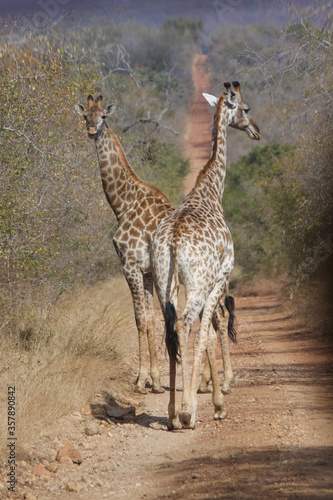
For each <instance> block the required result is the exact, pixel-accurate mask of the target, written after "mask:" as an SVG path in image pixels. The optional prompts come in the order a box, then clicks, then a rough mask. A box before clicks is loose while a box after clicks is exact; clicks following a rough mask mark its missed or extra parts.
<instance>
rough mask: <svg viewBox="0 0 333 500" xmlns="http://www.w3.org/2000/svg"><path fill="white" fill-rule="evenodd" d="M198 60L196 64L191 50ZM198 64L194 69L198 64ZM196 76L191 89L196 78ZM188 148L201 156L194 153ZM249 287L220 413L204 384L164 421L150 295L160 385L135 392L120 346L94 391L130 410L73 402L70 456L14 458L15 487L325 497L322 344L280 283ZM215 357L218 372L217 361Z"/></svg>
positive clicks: (327, 390) (65, 432)
mask: <svg viewBox="0 0 333 500" xmlns="http://www.w3.org/2000/svg"><path fill="white" fill-rule="evenodd" d="M198 61H199V62H198ZM197 63H198V64H200V65H201V69H202V64H203V60H202V58H200V59H197ZM197 70H198V71H197V72H196V73H195V74H200V68H197ZM201 74H202V73H201ZM204 74H205V75H206V73H205V72H204ZM196 85H197V93H198V92H200V91H201V87H200V85H201V83H200V81H199V82H198V81H197V82H196ZM203 90H206V91H207V90H208V89H203ZM208 91H209V90H208ZM200 109H202V110H203V114H202V115H201V116H200V111H199V109H197V110H196V112H197V113H198V114H199V116H197V117H196V120H195V122H194V121H192V123H196V124H198V126H199V127H200V129H201V130H202V134H201V135H199V137H200V141H201V142H202V144H201V146H200V147H202V148H204V149H202V151H206V152H207V144H206V140H207V137H208V136H209V139H208V140H210V128H211V117H210V115H209V112H207V107H206V106H203V107H202V108H200ZM208 123H209V129H208V132H207V128H206V126H207V124H208ZM193 136H195V132H193V129H192V132H191V137H193ZM191 147H196V146H195V145H194V144H193V143H192V146H189V148H190V149H191ZM190 149H189V150H190ZM196 151H198V150H197V149H196ZM202 154H203V153H202ZM208 154H209V146H208ZM197 156H198V157H200V159H201V153H200V154H199V155H197ZM206 158H207V156H206ZM189 182H191V181H189ZM192 185H193V183H192ZM187 186H188V189H187V190H189V188H190V187H191V186H189V185H188V184H187ZM256 293H258V294H259V295H258V296H249V297H239V296H236V306H237V329H238V343H237V344H236V345H232V346H231V353H232V363H233V367H234V372H235V381H234V383H233V385H232V392H231V393H230V394H229V395H228V396H226V402H227V405H228V416H227V418H226V419H225V420H223V421H221V422H215V421H214V420H213V408H212V404H211V395H210V394H203V395H198V411H197V414H198V418H197V427H196V429H195V430H194V431H188V430H187V431H177V432H171V433H170V432H168V431H167V430H166V415H167V403H168V363H167V360H166V357H165V349H164V345H163V339H162V337H163V323H162V321H161V317H160V314H159V311H158V306H157V307H156V314H157V316H158V319H157V329H158V333H159V338H158V345H159V359H160V361H161V371H162V382H163V385H164V387H165V389H166V392H165V393H164V394H163V395H156V394H152V393H148V394H147V395H145V396H142V395H136V394H134V393H132V392H131V387H132V385H129V384H128V380H131V381H133V379H134V374H135V369H136V367H137V359H136V360H133V352H129V353H128V359H129V360H131V361H130V363H133V361H134V362H135V364H134V363H133V367H132V371H129V373H128V377H127V379H126V380H113V381H110V382H109V384H108V385H107V386H106V387H105V391H106V392H105V393H104V395H103V397H104V401H105V400H106V399H107V398H108V397H109V398H110V397H111V396H114V395H115V392H114V390H115V388H119V386H121V388H122V390H121V391H119V390H117V393H118V395H119V394H121V395H122V396H123V397H122V401H119V399H118V403H119V404H120V405H121V406H125V407H126V406H130V405H132V406H134V407H135V416H134V415H131V414H129V415H127V416H126V417H125V418H124V419H116V418H111V419H109V422H106V421H103V420H101V421H96V420H95V421H94V418H93V417H92V415H91V414H90V410H89V406H88V405H84V406H83V407H82V408H80V409H78V411H76V412H74V413H73V414H72V415H70V416H69V417H68V418H67V419H65V420H64V421H63V422H62V429H61V434H60V433H59V435H58V437H61V436H62V437H69V438H70V439H72V441H73V442H74V444H75V445H76V446H77V447H78V449H79V450H80V452H81V454H82V457H83V461H82V463H81V465H73V466H71V467H65V466H63V465H60V466H59V468H58V470H57V472H56V473H54V474H52V475H51V477H50V478H46V479H43V478H39V477H36V475H31V472H30V469H29V466H28V467H26V466H25V465H24V464H21V469H20V473H21V477H22V479H21V480H20V490H19V491H20V494H19V498H30V499H31V500H33V499H34V498H39V499H44V498H45V499H46V498H51V499H58V498H62V499H67V498H68V499H70V498H71V499H76V498H80V499H89V500H90V499H96V500H97V499H100V498H110V499H111V498H114V499H117V500H122V499H148V500H155V499H164V498H171V499H189V500H192V499H213V498H221V499H239V498H249V499H266V498H272V499H275V498H281V499H282V498H283V499H286V498H288V499H289V498H299V499H305V498H307V499H309V498H322V499H323V498H327V499H329V498H330V499H331V498H333V476H332V465H333V432H332V431H333V425H332V424H333V422H332V400H331V394H332V363H331V362H332V359H331V357H330V352H329V351H328V350H327V346H326V345H325V339H323V338H320V339H318V337H317V336H316V335H315V333H316V332H312V331H307V330H305V329H304V328H300V327H299V326H298V325H297V323H296V322H295V320H294V319H293V317H292V316H291V312H290V311H292V309H291V308H290V304H291V303H290V302H289V304H288V303H287V302H286V303H283V301H282V298H283V297H284V296H285V295H284V294H282V292H281V290H279V289H276V290H274V289H269V288H267V287H266V288H265V289H262V290H256ZM218 356H219V359H220V353H218ZM220 367H221V371H220V376H221V379H222V377H223V373H222V364H221V361H220ZM179 375H180V373H179ZM178 387H179V389H180V387H181V385H180V376H179V377H178ZM148 391H149V389H148ZM180 396H181V394H180V392H179V397H180ZM100 400H101V401H102V400H103V398H100ZM96 422H97V424H96V425H97V431H96V433H95V435H91V436H90V435H87V433H86V432H85V428H86V427H87V425H88V426H89V425H91V424H94V423H96ZM57 443H58V440H57V439H54V437H52V436H50V437H48V438H47V437H44V438H42V439H41V440H40V442H39V443H37V444H36V450H37V451H36V453H37V454H38V455H39V456H41V450H43V454H44V456H45V459H46V460H48V461H49V460H50V457H51V458H52V457H53V458H54V456H55V450H56V447H57ZM29 477H30V483H29ZM0 494H1V492H0ZM23 494H25V495H26V496H25V497H23V496H22V495H23ZM29 495H30V496H29Z"/></svg>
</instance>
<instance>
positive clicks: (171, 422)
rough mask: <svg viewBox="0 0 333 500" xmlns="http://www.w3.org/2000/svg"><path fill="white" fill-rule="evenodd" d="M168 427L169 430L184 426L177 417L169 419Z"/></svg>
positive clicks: (178, 429)
mask: <svg viewBox="0 0 333 500" xmlns="http://www.w3.org/2000/svg"><path fill="white" fill-rule="evenodd" d="M167 427H168V431H180V430H181V428H182V426H181V424H180V422H179V419H178V417H175V418H174V419H172V420H168V425H167Z"/></svg>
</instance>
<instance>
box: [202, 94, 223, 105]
mask: <svg viewBox="0 0 333 500" xmlns="http://www.w3.org/2000/svg"><path fill="white" fill-rule="evenodd" d="M202 95H203V96H204V98H205V99H206V101H208V102H209V104H210V105H211V106H216V105H217V103H218V102H219V100H218V98H217V97H215V96H214V95H211V94H202Z"/></svg>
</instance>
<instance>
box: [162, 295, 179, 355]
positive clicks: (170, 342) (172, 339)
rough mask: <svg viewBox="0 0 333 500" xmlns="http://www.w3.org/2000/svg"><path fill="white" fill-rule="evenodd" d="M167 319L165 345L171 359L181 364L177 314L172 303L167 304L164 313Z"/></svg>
mask: <svg viewBox="0 0 333 500" xmlns="http://www.w3.org/2000/svg"><path fill="white" fill-rule="evenodd" d="M164 319H165V327H166V334H165V343H166V346H167V349H168V353H169V357H170V359H173V360H174V361H176V362H177V363H179V341H178V334H177V330H176V321H177V313H176V309H175V306H174V305H173V304H172V302H167V304H166V306H165V312H164Z"/></svg>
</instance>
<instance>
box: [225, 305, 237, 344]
mask: <svg viewBox="0 0 333 500" xmlns="http://www.w3.org/2000/svg"><path fill="white" fill-rule="evenodd" d="M224 304H225V307H226V308H227V310H228V313H229V320H228V335H229V338H230V339H231V340H232V341H233V342H234V343H236V342H237V339H236V337H237V332H236V330H235V328H234V322H235V315H234V310H235V301H234V298H233V297H231V295H227V296H226V298H225V301H224Z"/></svg>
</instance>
